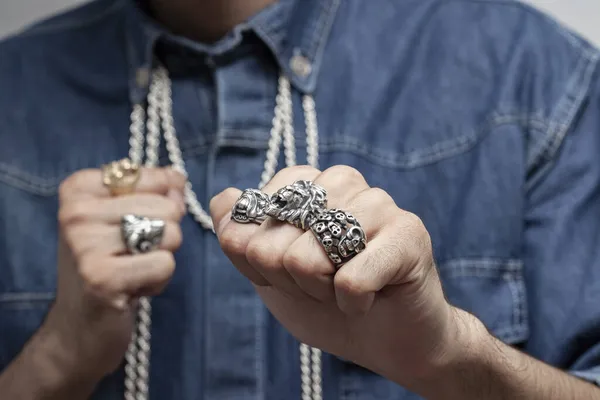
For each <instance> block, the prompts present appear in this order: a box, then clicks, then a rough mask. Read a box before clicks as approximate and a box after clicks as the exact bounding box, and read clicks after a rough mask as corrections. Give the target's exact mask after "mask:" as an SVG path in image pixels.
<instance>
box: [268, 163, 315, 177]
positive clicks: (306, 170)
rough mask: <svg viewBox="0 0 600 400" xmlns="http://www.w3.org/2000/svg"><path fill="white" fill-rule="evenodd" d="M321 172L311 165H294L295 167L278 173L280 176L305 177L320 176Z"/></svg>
mask: <svg viewBox="0 0 600 400" xmlns="http://www.w3.org/2000/svg"><path fill="white" fill-rule="evenodd" d="M318 173H319V170H318V169H316V168H314V167H311V166H310V165H294V166H293V167H285V168H283V169H282V170H281V171H279V172H278V173H277V175H279V176H299V175H300V176H305V175H311V174H314V175H316V174H318Z"/></svg>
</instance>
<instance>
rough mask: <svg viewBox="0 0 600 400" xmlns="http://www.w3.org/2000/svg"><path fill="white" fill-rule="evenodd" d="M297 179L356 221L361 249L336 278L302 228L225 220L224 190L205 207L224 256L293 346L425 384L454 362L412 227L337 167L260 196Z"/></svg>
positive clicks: (290, 173)
mask: <svg viewBox="0 0 600 400" xmlns="http://www.w3.org/2000/svg"><path fill="white" fill-rule="evenodd" d="M300 179H302V180H310V181H313V182H314V183H315V184H317V185H320V186H322V187H324V188H325V189H326V190H327V193H328V202H329V203H328V208H340V209H342V210H344V211H348V212H350V213H352V214H353V215H354V216H355V217H356V219H357V220H358V221H359V222H360V224H361V225H362V227H363V229H364V230H365V232H366V235H367V240H368V244H367V248H366V249H365V250H364V251H363V252H361V253H359V254H358V255H357V256H356V257H354V258H353V259H352V260H350V262H348V263H347V264H344V265H343V266H342V267H341V268H340V269H339V270H337V271H336V269H335V267H334V265H333V264H332V262H331V261H330V260H329V258H328V257H327V256H326V253H325V251H324V249H323V248H322V246H321V244H320V243H319V242H318V241H317V240H316V237H315V236H314V234H313V233H312V232H311V231H310V230H309V231H307V232H303V231H302V230H300V229H298V228H296V227H294V226H292V225H291V224H288V223H284V222H279V221H275V220H273V219H271V218H269V219H267V221H265V222H264V223H263V224H262V225H256V224H239V223H236V222H235V221H232V220H231V219H230V216H231V208H232V206H233V204H234V202H235V201H236V200H237V198H238V197H239V195H240V193H241V192H240V191H239V190H237V189H232V188H230V189H227V190H225V191H224V192H222V193H221V194H219V195H217V196H216V197H215V198H213V200H212V201H211V205H210V210H211V214H212V218H213V221H214V225H215V230H216V233H217V236H218V238H219V242H220V244H221V246H222V248H223V250H224V251H225V253H226V255H227V256H228V257H229V258H230V259H231V261H232V262H233V264H235V266H236V267H237V268H238V269H239V271H240V272H241V273H242V274H244V275H245V276H246V277H247V278H249V279H250V280H251V281H252V282H253V283H254V285H255V286H256V290H257V291H258V294H259V295H260V296H261V298H262V299H263V301H264V302H265V304H266V306H267V307H268V308H269V310H270V311H271V312H272V313H273V315H274V316H275V317H276V318H277V319H278V320H279V321H280V323H281V324H282V325H283V326H285V327H286V328H287V329H288V330H289V331H290V332H291V333H292V334H293V335H294V336H295V337H296V338H297V339H298V340H300V341H302V342H304V343H306V344H308V345H311V346H313V347H317V348H320V349H322V350H324V351H326V352H328V353H331V354H334V355H337V356H339V357H341V358H344V359H347V360H349V361H352V362H355V363H356V364H359V365H362V366H363V367H366V368H369V369H371V370H372V371H374V372H376V373H379V374H381V375H384V376H387V377H391V376H392V375H393V377H394V378H397V377H398V376H400V377H402V378H401V380H402V381H403V382H399V383H401V384H407V385H408V386H411V385H410V383H411V381H415V380H419V379H424V377H425V376H427V375H428V374H430V373H431V372H432V369H434V368H435V367H436V366H437V365H442V364H443V363H444V362H445V360H446V359H448V358H449V357H453V354H452V351H455V350H452V349H455V348H456V346H455V345H454V344H453V340H454V338H455V336H456V332H457V317H456V314H457V313H455V312H454V309H453V307H452V306H450V305H449V304H448V303H447V301H446V299H445V298H444V294H443V292H442V288H441V284H440V280H439V277H438V274H437V271H436V268H435V265H434V261H433V255H432V248H431V241H430V237H429V234H428V232H427V230H426V229H425V227H424V226H423V224H422V222H421V220H420V219H419V218H418V217H417V216H415V215H414V214H411V213H409V212H407V211H404V210H402V209H400V208H398V207H397V206H396V204H395V203H394V200H393V199H392V198H391V197H390V195H389V194H387V193H386V192H385V191H383V190H382V189H378V188H371V187H369V185H368V184H367V182H366V181H365V179H364V178H363V176H362V175H361V174H360V173H359V172H358V171H356V170H355V169H353V168H350V167H345V166H335V167H332V168H329V169H327V170H326V171H323V172H321V171H318V170H316V169H314V168H311V167H306V166H298V167H292V168H287V169H284V170H282V171H281V172H279V173H278V174H277V175H276V176H275V177H274V178H273V179H272V180H271V181H270V182H269V184H268V185H266V186H265V187H264V188H263V191H264V192H265V193H267V194H269V195H270V194H272V193H273V192H276V191H277V190H278V189H279V188H281V187H283V186H285V185H288V184H291V183H293V182H294V181H296V180H300ZM396 380H398V379H396Z"/></svg>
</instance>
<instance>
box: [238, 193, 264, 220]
mask: <svg viewBox="0 0 600 400" xmlns="http://www.w3.org/2000/svg"><path fill="white" fill-rule="evenodd" d="M268 204H269V196H268V195H267V194H266V193H263V192H261V191H260V190H256V189H246V190H244V191H243V192H242V194H241V195H240V197H238V199H237V200H236V202H235V203H234V204H233V207H232V209H231V219H232V220H234V221H235V222H239V223H241V224H247V223H250V222H253V223H256V224H262V223H263V221H264V220H265V219H266V218H267V215H266V214H265V210H266V208H267V205H268Z"/></svg>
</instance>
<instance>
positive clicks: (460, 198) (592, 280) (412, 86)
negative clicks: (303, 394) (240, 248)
mask: <svg viewBox="0 0 600 400" xmlns="http://www.w3.org/2000/svg"><path fill="white" fill-rule="evenodd" d="M294 55H301V56H303V57H305V58H306V60H308V61H309V63H310V64H309V65H308V66H309V67H310V68H307V69H305V71H306V72H308V74H306V75H304V74H296V73H295V71H298V69H297V68H293V67H292V66H291V64H290V62H291V60H292V58H293V57H294ZM155 58H158V59H160V60H161V61H162V62H163V63H164V64H165V65H166V66H167V67H168V69H169V70H170V72H171V75H172V78H173V101H174V117H175V124H176V128H177V132H178V135H179V139H180V142H181V145H182V148H183V156H184V159H185V161H186V163H187V166H188V169H189V173H190V178H191V180H192V182H193V185H194V187H195V188H196V191H197V194H198V198H199V199H200V201H201V202H202V203H203V204H204V205H207V204H208V202H209V199H210V198H211V197H212V196H213V195H215V194H216V193H218V192H219V191H221V190H223V189H224V188H226V187H229V186H235V187H238V188H246V187H255V186H256V185H257V183H258V181H259V178H260V172H261V169H262V166H263V161H264V156H265V151H266V148H267V141H268V138H269V129H270V125H271V120H272V117H273V107H274V104H275V94H276V90H277V77H278V74H279V72H282V73H284V74H286V75H287V76H288V77H289V78H290V80H291V82H292V87H293V95H294V104H295V108H294V115H295V116H296V117H295V121H294V123H295V127H296V132H303V130H304V122H303V118H302V108H301V95H302V94H305V93H310V94H313V95H314V97H315V100H316V108H317V115H318V123H319V128H320V163H321V167H322V168H325V167H328V166H331V165H336V164H347V165H352V166H354V167H356V168H357V169H359V170H360V171H361V172H362V173H363V174H364V175H365V177H366V178H367V180H368V182H369V183H370V184H371V185H372V186H379V187H382V188H384V189H385V190H387V191H388V192H389V193H390V194H391V195H392V196H393V197H394V199H395V200H396V202H397V204H398V205H399V206H400V207H402V208H404V209H407V210H410V211H412V212H414V213H416V214H418V215H419V216H420V217H421V218H422V219H423V220H424V222H425V224H426V226H427V227H428V229H429V232H430V234H431V237H432V240H433V244H434V251H435V256H436V259H437V264H438V267H439V271H440V274H441V277H442V280H443V285H444V288H445V293H446V295H447V298H448V300H449V301H450V302H451V303H452V304H454V305H456V306H458V307H461V308H463V309H465V310H468V311H470V312H472V313H474V314H475V315H476V316H477V317H479V318H480V319H481V320H482V321H483V322H484V323H485V324H486V325H487V327H488V328H489V329H490V331H491V332H492V333H493V334H494V335H496V336H497V337H499V338H500V339H502V340H503V341H505V342H507V343H509V344H512V345H514V346H516V347H518V348H520V349H522V350H523V351H525V352H527V353H529V354H531V355H533V356H534V357H536V358H538V359H541V360H543V361H545V362H547V363H550V364H552V365H555V366H557V367H559V368H562V369H564V370H568V371H570V372H572V373H574V374H577V375H578V376H580V377H583V378H586V379H589V380H591V381H595V382H596V383H600V246H599V244H600V157H599V154H600V67H599V65H598V60H599V53H598V51H597V50H596V49H594V48H593V47H592V46H590V45H589V44H588V43H586V42H585V41H584V40H582V39H581V38H579V37H577V36H576V35H574V34H572V33H570V32H568V31H567V30H565V29H564V28H562V27H561V26H558V25H557V24H556V23H555V22H553V21H552V20H550V19H549V18H547V17H545V16H543V15H541V14H540V13H538V12H536V11H534V10H532V9H529V8H527V7H526V6H523V5H521V4H518V3H516V2H512V1H491V0H490V1H476V0H471V1H467V0H463V1H460V0H454V1H450V0H446V1H442V0H409V1H379V2H376V4H375V3H374V2H372V1H341V0H303V1H293V0H281V1H280V2H279V3H277V4H276V5H274V6H272V7H269V8H267V9H265V10H264V11H262V12H261V13H259V14H258V15H256V16H255V17H253V18H251V19H250V20H249V21H248V22H247V23H244V24H242V25H240V26H238V27H237V28H236V29H234V30H233V31H232V32H231V33H230V34H229V35H228V36H227V37H225V38H224V39H222V40H221V41H219V42H218V43H216V44H214V45H210V46H208V45H202V44H198V43H194V42H191V41H189V40H186V39H183V38H180V37H175V36H173V35H170V34H168V33H167V32H165V31H164V30H162V29H161V28H160V27H158V25H157V24H155V23H154V22H152V20H151V19H150V18H149V17H148V16H147V15H146V14H145V13H144V11H143V6H140V5H139V4H137V3H135V2H134V1H133V0H98V1H95V2H92V3H90V4H88V5H85V6H83V7H81V8H78V9H75V10H73V11H70V12H67V13H66V14H63V15H60V16H57V17H54V18H52V19H50V20H47V21H44V22H41V23H39V24H36V25H35V26H33V27H31V28H28V29H27V30H26V31H24V32H22V33H20V34H18V35H16V36H14V37H12V38H9V39H8V40H5V41H4V42H3V43H2V44H0V369H2V368H4V367H5V366H6V365H7V364H8V363H9V362H10V361H11V360H12V359H13V358H14V357H15V355H16V354H18V353H19V351H20V350H21V349H22V347H23V345H24V343H25V342H26V341H27V340H28V339H29V338H30V337H31V335H32V334H33V333H34V332H35V330H36V328H37V327H38V326H39V325H40V323H41V322H42V320H43V318H44V315H45V314H46V312H47V310H48V307H49V306H50V305H51V303H52V300H53V297H54V292H55V287H56V271H57V268H56V243H57V233H56V232H57V220H56V212H57V188H58V185H59V183H60V182H61V181H62V180H63V179H65V178H66V177H67V176H68V175H70V174H72V173H73V172H75V171H77V170H79V169H82V168H88V167H98V166H99V165H101V164H103V163H106V162H108V161H111V160H114V159H117V158H120V157H123V156H126V154H127V151H128V137H129V114H130V112H131V107H132V104H134V103H138V102H140V101H143V99H144V97H145V96H146V93H147V83H148V80H147V79H146V78H147V76H148V73H147V72H148V70H149V68H151V67H152V63H153V59H155ZM296 141H297V145H298V147H299V152H298V153H299V154H298V159H299V160H300V161H302V160H305V159H306V158H305V157H306V152H305V140H304V135H300V134H298V135H297V139H296ZM165 154H166V153H165V152H164V151H163V153H162V158H161V159H162V162H163V163H165V164H166V163H168V161H167V158H166V157H165ZM281 164H283V162H282V163H281ZM183 231H184V235H185V236H184V237H185V239H184V244H183V247H182V249H181V250H180V251H179V252H178V253H177V255H176V257H177V265H178V267H177V270H176V272H175V275H174V278H173V280H172V282H171V283H170V285H169V286H168V287H167V289H166V291H165V292H164V294H162V295H160V296H158V297H156V298H155V299H154V300H153V304H154V310H153V332H152V346H153V350H152V369H151V398H152V399H153V400H159V399H160V400H164V399H185V400H195V399H282V400H287V399H297V398H299V392H300V381H299V376H300V371H299V361H298V360H299V355H298V351H297V345H298V343H297V342H296V341H295V340H294V339H293V338H292V337H291V336H290V335H289V334H288V333H287V332H286V331H285V330H284V329H283V328H282V327H281V326H280V325H278V323H277V322H276V321H275V320H274V319H273V318H272V317H271V316H270V315H269V314H268V312H267V311H266V310H265V308H264V306H263V305H262V304H261V302H260V300H259V299H258V298H257V296H256V294H255V292H254V291H253V288H252V286H251V285H250V284H249V283H248V282H247V281H246V280H245V279H244V278H243V277H242V276H241V275H240V274H239V273H238V272H237V271H236V269H235V268H234V267H233V266H232V265H231V263H230V262H229V261H228V260H227V259H226V257H225V256H224V255H223V253H222V251H221V250H220V248H219V246H218V243H217V240H216V238H215V236H214V235H213V234H212V233H211V232H207V231H204V230H202V229H201V228H200V227H199V225H197V224H196V223H195V222H194V221H193V220H192V219H191V218H189V217H188V218H187V219H185V220H184V222H183ZM323 369H324V394H325V399H359V400H375V399H378V400H390V399H401V400H409V399H417V398H418V396H416V395H414V394H411V393H408V392H407V391H405V390H404V389H403V388H401V387H399V386H397V385H396V384H394V383H391V382H389V381H386V380H384V379H383V378H381V377H378V376H376V375H374V374H372V373H370V372H369V371H366V370H364V369H362V368H360V367H358V366H356V365H352V364H350V363H347V362H345V361H343V360H340V359H338V358H335V357H332V356H328V355H325V356H324V365H323ZM122 382H123V374H122V372H119V373H117V374H115V375H114V376H110V377H107V378H106V379H105V381H103V382H102V383H101V384H100V385H99V386H98V390H97V393H96V395H95V398H96V399H106V400H113V399H119V398H122V393H123V383H122Z"/></svg>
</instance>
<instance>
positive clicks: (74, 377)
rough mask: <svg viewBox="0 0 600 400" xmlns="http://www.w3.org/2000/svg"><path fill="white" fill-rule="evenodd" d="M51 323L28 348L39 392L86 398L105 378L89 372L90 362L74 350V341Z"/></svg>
mask: <svg viewBox="0 0 600 400" xmlns="http://www.w3.org/2000/svg"><path fill="white" fill-rule="evenodd" d="M49 320H50V318H49V319H47V320H46V322H45V323H44V324H43V325H42V326H41V327H40V329H39V330H38V332H37V333H36V334H35V336H34V337H33V338H32V340H31V342H30V344H29V346H28V347H29V352H30V353H31V354H32V357H33V359H34V365H35V366H36V370H37V371H36V372H37V373H36V380H37V381H38V384H39V386H40V389H41V390H42V391H43V393H56V394H60V393H64V394H68V395H69V398H74V399H76V398H87V397H88V396H89V394H90V393H91V392H92V391H93V389H94V387H95V386H96V384H97V383H98V382H99V381H100V380H101V379H102V376H99V375H98V374H94V373H93V372H92V371H90V369H89V368H88V366H89V363H86V362H85V360H82V359H81V357H80V354H79V352H78V351H77V349H76V348H74V347H73V346H74V342H73V341H72V340H70V339H69V338H68V337H65V335H64V334H63V333H62V332H60V331H59V330H57V329H55V328H54V327H53V325H52V323H51V322H50V321H49ZM86 365H87V366H86ZM57 397H58V396H57Z"/></svg>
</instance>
